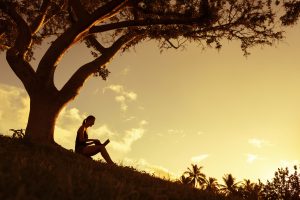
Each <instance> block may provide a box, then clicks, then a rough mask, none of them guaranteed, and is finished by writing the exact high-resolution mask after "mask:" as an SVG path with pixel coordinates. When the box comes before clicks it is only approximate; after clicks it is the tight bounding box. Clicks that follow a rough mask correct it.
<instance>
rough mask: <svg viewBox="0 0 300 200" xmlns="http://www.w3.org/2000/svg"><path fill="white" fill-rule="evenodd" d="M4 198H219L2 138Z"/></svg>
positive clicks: (59, 150) (0, 159)
mask: <svg viewBox="0 0 300 200" xmlns="http://www.w3.org/2000/svg"><path fill="white" fill-rule="evenodd" d="M0 199H7V200H8V199H49V200H50V199H51V200H53V199H66V200H67V199H70V200H76V199H86V200H93V199H97V200H100V199H103V200H110V199H120V200H121V199H131V200H138V199H141V200H148V199H149V200H150V199H155V200H156V199H157V200H160V199H161V200H167V199H172V200H173V199H174V200H175V199H178V200H184V199H186V200H192V199H203V200H204V199H210V200H214V199H221V197H216V196H214V195H213V194H209V193H205V192H203V191H200V190H196V189H192V188H190V187H188V186H185V185H182V184H179V183H173V182H170V181H166V180H162V179H159V178H155V177H153V176H150V175H149V174H146V173H141V172H138V171H136V170H135V169H133V168H129V167H122V166H109V165H107V164H105V163H100V162H98V161H93V160H90V159H87V158H85V157H83V156H80V155H77V154H75V153H73V152H71V151H68V150H65V149H63V148H53V147H45V146H36V145H32V144H28V143H25V142H24V141H22V140H17V139H11V138H9V137H5V136H1V135H0Z"/></svg>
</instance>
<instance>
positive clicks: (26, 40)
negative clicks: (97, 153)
mask: <svg viewBox="0 0 300 200" xmlns="http://www.w3.org/2000/svg"><path fill="white" fill-rule="evenodd" d="M0 6H1V7H3V8H4V9H3V8H2V10H3V11H4V12H5V13H6V14H7V15H8V16H9V17H10V18H11V19H12V20H13V21H14V22H15V23H16V28H17V30H18V36H17V39H16V41H15V44H14V46H13V47H12V50H13V51H15V53H16V54H18V55H21V56H22V57H23V56H25V54H26V52H27V50H28V47H29V46H30V44H31V39H32V38H31V31H30V28H29V26H28V24H27V23H26V22H25V20H24V19H23V18H22V17H21V16H20V15H19V14H18V13H17V12H16V10H15V9H14V5H13V3H6V4H5V3H0Z"/></svg>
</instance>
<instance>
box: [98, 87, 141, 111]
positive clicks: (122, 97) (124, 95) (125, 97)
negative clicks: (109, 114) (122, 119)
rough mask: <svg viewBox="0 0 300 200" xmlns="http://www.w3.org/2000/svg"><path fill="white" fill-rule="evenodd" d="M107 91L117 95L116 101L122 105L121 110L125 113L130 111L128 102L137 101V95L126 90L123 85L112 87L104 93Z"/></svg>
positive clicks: (107, 88) (104, 90)
mask: <svg viewBox="0 0 300 200" xmlns="http://www.w3.org/2000/svg"><path fill="white" fill-rule="evenodd" d="M107 90H110V91H112V92H114V93H116V95H117V96H116V97H115V101H116V102H118V103H120V108H121V110H122V111H124V112H125V111H127V109H128V105H127V104H128V102H130V101H136V99H137V94H136V93H135V92H133V91H127V90H125V89H124V86H123V85H110V86H108V87H106V88H104V89H103V93H104V92H106V91H107Z"/></svg>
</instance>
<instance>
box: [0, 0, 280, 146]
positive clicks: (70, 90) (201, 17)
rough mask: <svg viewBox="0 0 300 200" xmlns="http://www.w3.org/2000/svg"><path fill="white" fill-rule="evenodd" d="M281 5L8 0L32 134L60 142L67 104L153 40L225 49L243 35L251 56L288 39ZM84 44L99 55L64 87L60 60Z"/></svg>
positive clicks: (7, 37)
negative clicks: (58, 74)
mask: <svg viewBox="0 0 300 200" xmlns="http://www.w3.org/2000/svg"><path fill="white" fill-rule="evenodd" d="M282 5H283V4H280V2H279V1H272V0H264V1H259V0H1V1H0V50H1V51H3V52H6V59H7V62H8V64H9V65H10V67H11V69H12V70H13V71H14V72H15V74H16V75H17V76H18V78H19V79H20V80H21V81H22V83H23V85H24V87H25V89H26V91H27V92H28V94H29V97H30V113H29V117H28V123H27V127H26V136H25V138H27V139H29V140H31V141H37V142H43V143H53V142H54V140H53V138H54V137H53V134H54V127H55V126H54V125H55V122H56V119H57V116H58V115H59V113H60V111H61V110H62V108H63V107H64V106H66V105H67V103H68V102H70V101H71V100H73V99H74V98H75V97H76V96H77V95H78V93H79V91H80V88H81V87H82V86H83V84H84V82H85V81H86V80H87V79H88V78H89V77H90V76H91V75H93V74H96V75H98V76H101V77H102V78H103V79H106V77H107V75H108V73H109V71H108V70H107V67H106V64H107V63H108V62H109V60H110V59H111V58H113V56H114V55H115V54H116V53H117V52H118V51H119V50H125V49H128V48H130V47H131V46H134V45H136V44H138V43H140V42H141V41H143V40H146V39H153V40H157V41H158V44H159V48H161V49H166V48H176V49H177V48H180V47H182V46H184V45H185V44H186V43H187V42H196V43H199V44H200V45H201V46H202V47H204V48H205V47H207V46H213V47H215V48H217V49H219V48H221V46H222V45H221V43H222V41H224V39H227V40H239V41H240V42H241V49H242V51H243V52H244V53H245V54H248V51H247V50H248V48H249V47H252V46H254V45H272V44H274V42H276V41H277V40H280V39H281V38H282V32H281V30H280V29H278V27H276V26H275V25H276V24H277V23H276V19H277V16H276V10H277V8H278V7H280V6H282ZM44 41H48V42H49V41H51V42H49V46H48V49H47V51H46V52H45V54H44V55H43V56H42V58H41V59H40V61H39V63H38V65H37V66H32V62H30V61H31V59H32V58H34V55H35V48H36V47H37V46H39V45H41V44H43V42H44ZM79 42H84V43H85V44H86V46H87V48H90V49H92V50H91V53H92V55H93V56H94V60H91V61H90V62H88V63H86V64H84V65H82V66H80V67H79V68H78V70H77V71H76V72H75V73H74V74H73V75H72V76H71V77H70V79H69V80H68V81H67V82H66V83H65V85H64V86H63V87H62V88H61V89H58V88H57V87H56V86H55V84H54V80H53V77H54V74H55V71H56V69H57V67H58V64H59V62H60V60H61V59H62V58H63V56H64V54H65V52H66V51H67V50H68V49H70V48H71V47H72V45H74V44H76V43H79ZM44 43H45V42H44ZM74 64H75V63H74ZM59 67H62V66H59Z"/></svg>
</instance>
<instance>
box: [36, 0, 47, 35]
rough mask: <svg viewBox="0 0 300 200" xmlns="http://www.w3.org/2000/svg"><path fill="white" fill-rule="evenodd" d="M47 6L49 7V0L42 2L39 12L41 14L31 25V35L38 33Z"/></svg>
mask: <svg viewBox="0 0 300 200" xmlns="http://www.w3.org/2000/svg"><path fill="white" fill-rule="evenodd" d="M49 5H50V0H44V1H43V3H42V6H41V10H40V12H41V14H40V15H38V16H37V18H36V19H35V20H34V21H33V23H32V24H31V33H32V34H35V33H36V32H38V31H39V30H40V28H41V27H42V25H43V24H44V21H45V18H46V14H47V10H48V8H49Z"/></svg>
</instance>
